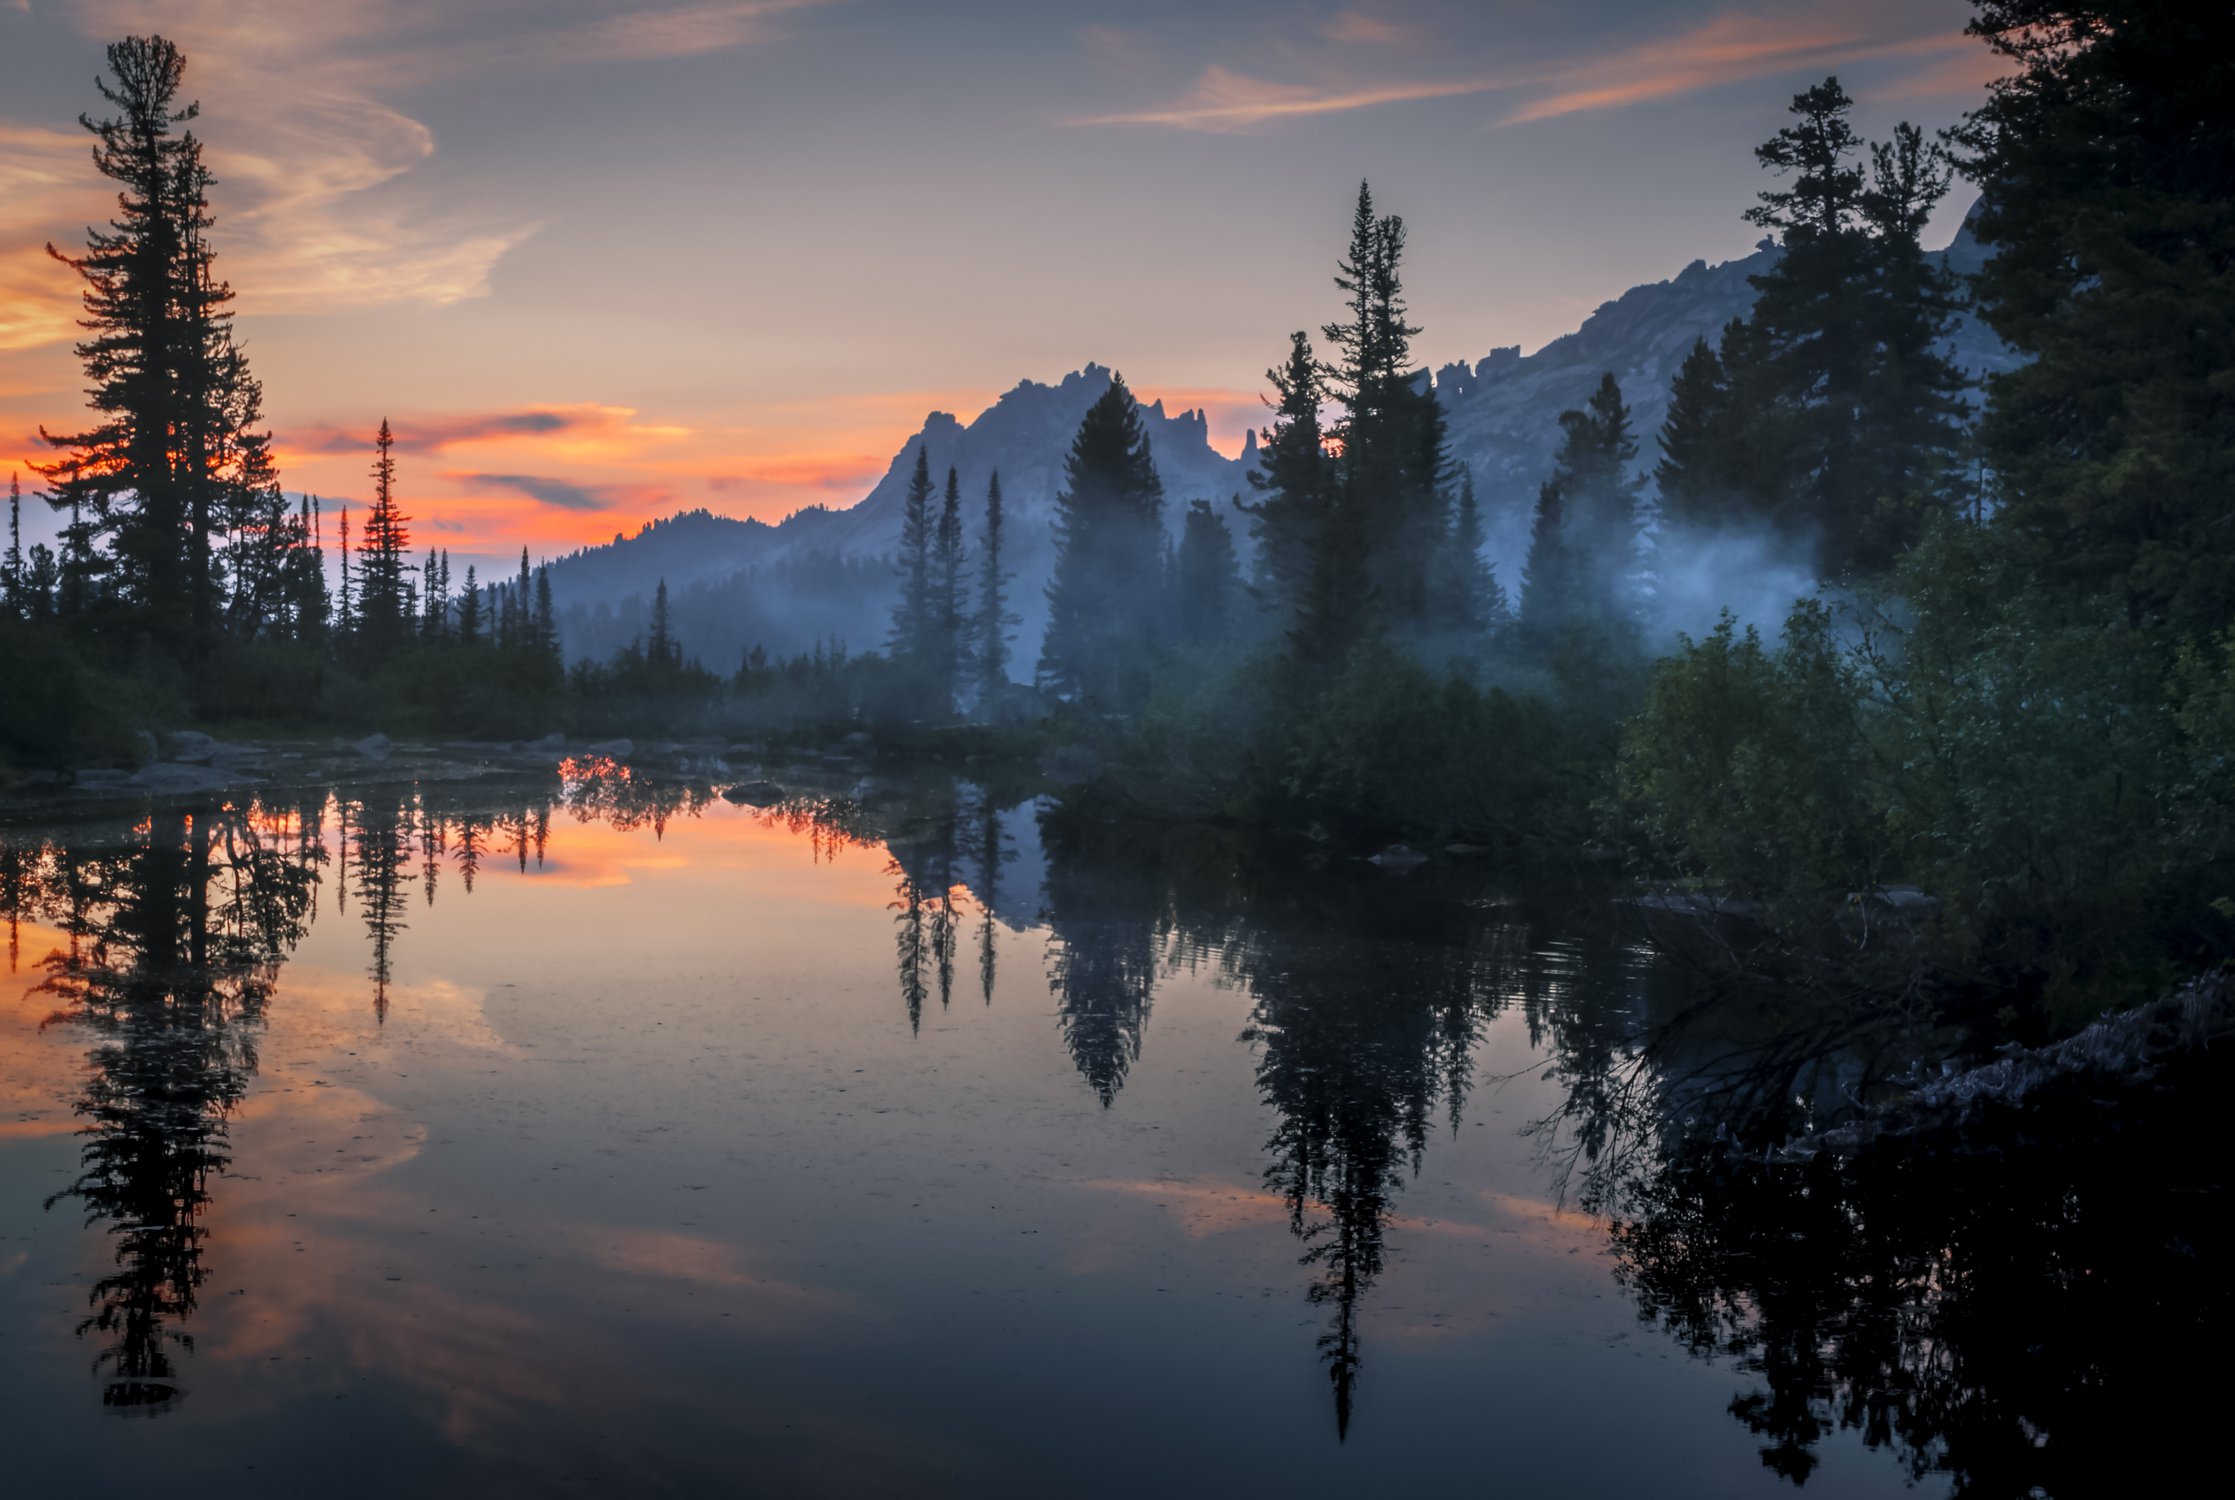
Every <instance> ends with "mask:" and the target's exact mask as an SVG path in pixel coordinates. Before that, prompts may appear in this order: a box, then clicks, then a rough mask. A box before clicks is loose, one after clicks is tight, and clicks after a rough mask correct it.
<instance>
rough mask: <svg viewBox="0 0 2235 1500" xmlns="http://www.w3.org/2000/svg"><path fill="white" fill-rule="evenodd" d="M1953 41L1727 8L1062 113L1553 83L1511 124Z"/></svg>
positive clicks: (1158, 115) (1283, 108)
mask: <svg viewBox="0 0 2235 1500" xmlns="http://www.w3.org/2000/svg"><path fill="white" fill-rule="evenodd" d="M1342 23H1343V18H1342V17H1337V18H1336V21H1335V22H1333V23H1330V25H1331V26H1339V25H1341V24H1342ZM1352 24H1353V25H1362V26H1364V27H1365V28H1366V29H1367V30H1368V31H1372V30H1374V29H1375V28H1376V27H1380V26H1382V25H1383V23H1380V22H1376V21H1374V20H1371V19H1370V18H1358V20H1357V21H1355V22H1353V23H1352ZM1390 35H1391V36H1394V35H1395V33H1394V32H1393V31H1392V32H1391V33H1390ZM1361 39H1362V38H1361ZM1958 49H1968V50H1972V51H1980V50H1983V49H1981V48H1979V46H1978V44H1977V43H1976V42H1975V41H1973V40H1972V39H1970V38H1968V37H1965V36H1963V35H1962V34H1961V33H1959V32H1955V31H1947V32H1936V33H1933V34H1931V35H1927V36H1902V35H1892V34H1889V33H1887V32H1885V31H1883V30H1877V31H1873V30H1871V29H1869V28H1868V26H1867V25H1866V24H1863V23H1861V22H1858V21H1857V20H1855V19H1853V18H1852V16H1851V14H1850V13H1849V12H1847V11H1845V10H1832V9H1828V8H1827V9H1825V10H1823V12H1822V15H1821V17H1815V16H1795V17H1787V18H1783V19H1780V20H1776V21H1770V20H1764V19H1763V18H1761V17H1759V16H1753V15H1738V14H1731V15H1723V16H1718V17H1716V18H1714V19H1713V20H1710V21H1708V22H1706V23H1704V24H1703V25H1700V26H1696V27H1694V28H1692V29H1691V30H1689V31H1686V32H1683V33H1681V34H1679V35H1677V36H1673V37H1666V38H1662V39H1660V40H1657V41H1653V42H1649V43H1645V44H1643V45H1640V46H1636V47H1631V48H1626V49H1624V50H1622V51H1620V52H1616V53H1613V54H1610V55H1607V56H1604V57H1594V58H1590V59H1588V60H1585V61H1582V62H1579V63H1572V64H1568V65H1565V66H1562V65H1557V64H1553V65H1544V66H1538V67H1533V68H1528V69H1506V70H1502V71H1498V72H1492V73H1479V74H1476V75H1474V76H1471V77H1461V78H1444V79H1425V80H1412V81H1387V80H1382V81H1373V82H1361V81H1357V80H1351V79H1344V78H1334V79H1330V80H1324V81H1322V82H1319V83H1309V84H1307V83H1283V82H1277V81H1274V80H1270V79H1263V78H1252V77H1249V76H1247V75H1245V74H1241V73H1236V72H1234V71H1232V70H1230V69H1228V68H1225V67H1222V66H1219V65H1218V64H1215V63H1214V64H1212V65H1211V66H1209V67H1206V68H1205V69H1204V70H1203V72H1202V75H1201V76H1200V77H1199V78H1198V79H1197V80H1196V83H1195V87H1194V88H1193V89H1192V90H1190V91H1189V92H1188V94H1187V95H1186V96H1185V97H1184V98H1182V99H1180V100H1178V101H1176V102H1174V103H1172V104H1168V105H1162V106H1158V107H1155V108H1150V109H1142V110H1124V111H1118V112H1114V113H1108V114H1098V115H1083V116H1077V117H1074V118H1072V119H1069V120H1067V121H1065V122H1064V123H1066V124H1069V125H1081V126H1083V125H1155V126H1165V127H1168V128H1172V129H1179V130H1200V131H1234V130H1248V129H1252V128H1254V127H1258V126H1263V125H1268V124H1274V123H1279V122H1283V121H1288V120H1296V119H1305V118H1311V117H1315V116H1322V115H1332V114H1343V113H1347V112H1350V111H1353V110H1360V109H1372V108H1376V107H1378V106H1381V105H1387V104H1402V103H1411V102H1416V101H1420V100H1426V99H1453V98H1464V97H1468V96H1471V95H1478V94H1502V93H1510V92H1519V91H1528V90H1533V89H1549V90H1550V92H1549V93H1545V94H1543V95H1541V96H1540V97H1537V98H1534V99H1532V100H1530V101H1529V102H1527V103H1525V104H1521V105H1518V106H1517V107H1515V108H1514V109H1512V110H1511V111H1509V112H1508V113H1507V114H1505V115H1504V116H1503V117H1502V118H1501V119H1500V120H1499V121H1498V123H1499V124H1501V125H1517V124H1523V123H1526V122H1529V121H1533V120H1547V119H1553V118H1556V117H1558V116H1562V115H1571V114H1580V113H1583V112H1586V111H1590V110H1601V109H1619V108H1622V107H1624V106H1626V105H1631V104H1637V103H1642V102H1644V101H1647V100H1651V99H1663V98H1670V97H1674V96H1677V95H1681V94H1687V93H1692V92H1696V91H1697V90H1700V89H1705V88H1713V87H1716V86H1718V85H1721V84H1725V83H1733V82H1737V81H1740V80H1742V79H1747V78H1754V77H1758V76H1760V75H1762V74H1765V73H1774V72H1778V71H1782V70H1785V69H1789V68H1798V67H1803V66H1807V67H1829V66H1833V65H1836V64H1839V63H1842V62H1853V61H1860V60H1863V59H1866V58H1878V57H1890V56H1905V55H1915V54H1930V53H1938V52H1952V51H1956V50H1958Z"/></svg>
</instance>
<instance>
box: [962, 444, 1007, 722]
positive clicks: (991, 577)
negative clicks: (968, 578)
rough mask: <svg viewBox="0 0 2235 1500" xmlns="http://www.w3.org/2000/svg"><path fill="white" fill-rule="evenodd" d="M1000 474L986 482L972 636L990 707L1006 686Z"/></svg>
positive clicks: (981, 696) (981, 693)
mask: <svg viewBox="0 0 2235 1500" xmlns="http://www.w3.org/2000/svg"><path fill="white" fill-rule="evenodd" d="M1001 528H1002V517H1001V473H1000V471H999V470H995V471H994V473H993V475H992V476H991V477H990V478H989V479H987V481H986V526H985V542H984V545H983V547H982V548H981V550H980V553H979V559H978V613H977V619H976V621H975V623H974V625H973V628H972V631H971V635H972V638H973V645H974V650H975V658H976V665H977V669H978V671H977V676H978V701H979V702H980V703H981V704H985V703H991V702H992V701H993V700H994V698H995V697H996V696H997V695H998V694H999V693H1000V692H1001V690H1002V689H1003V688H1004V687H1006V686H1008V683H1009V627H1010V626H1011V625H1014V624H1015V623H1016V617H1015V616H1014V615H1012V614H1010V613H1009V610H1008V600H1007V598H1006V590H1007V588H1008V582H1009V575H1008V574H1006V573H1004V572H1003V571H1002V568H1001Z"/></svg>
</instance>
